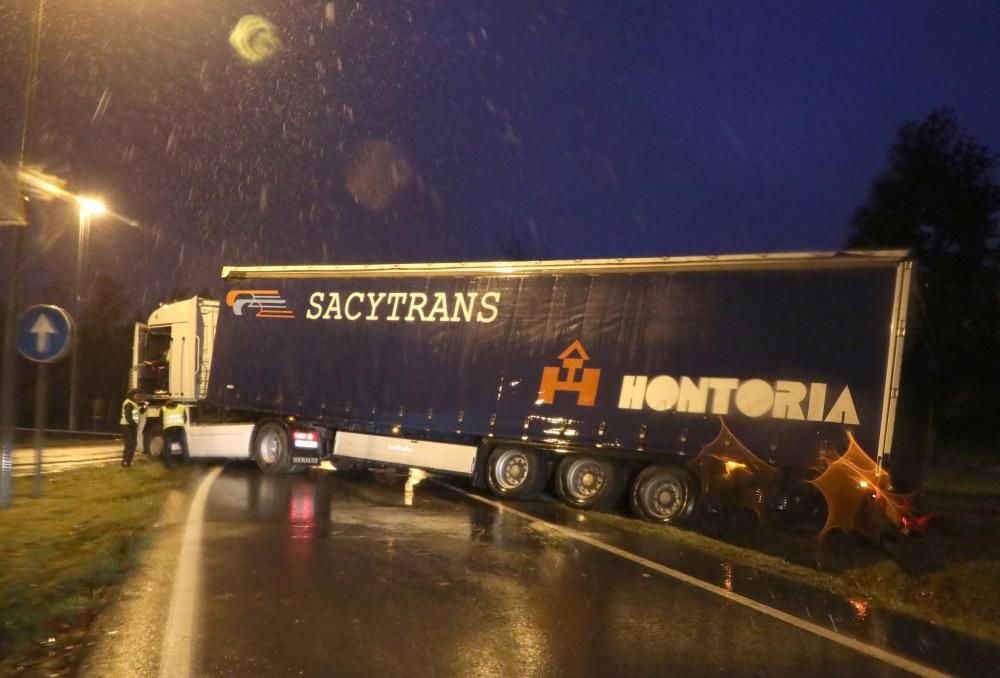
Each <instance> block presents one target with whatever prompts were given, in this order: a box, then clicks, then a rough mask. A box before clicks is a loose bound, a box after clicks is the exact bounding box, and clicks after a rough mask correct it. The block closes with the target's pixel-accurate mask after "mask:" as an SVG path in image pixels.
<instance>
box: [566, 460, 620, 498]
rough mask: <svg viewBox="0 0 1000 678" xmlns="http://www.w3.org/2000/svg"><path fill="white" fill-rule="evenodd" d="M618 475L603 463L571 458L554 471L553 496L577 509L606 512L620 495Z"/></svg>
mask: <svg viewBox="0 0 1000 678" xmlns="http://www.w3.org/2000/svg"><path fill="white" fill-rule="evenodd" d="M622 480H623V478H622V471H621V468H620V467H619V466H618V464H616V463H614V462H613V461H609V460H607V459H598V458H596V457H587V456H583V455H575V454H574V455H571V456H569V457H566V458H565V459H563V460H562V463H560V464H559V468H558V469H556V494H558V495H559V498H560V499H562V500H563V502H565V503H566V504H567V505H569V506H572V507H573V508H580V509H608V508H611V507H612V506H614V505H615V503H616V502H617V501H618V498H619V497H620V496H621V493H622Z"/></svg>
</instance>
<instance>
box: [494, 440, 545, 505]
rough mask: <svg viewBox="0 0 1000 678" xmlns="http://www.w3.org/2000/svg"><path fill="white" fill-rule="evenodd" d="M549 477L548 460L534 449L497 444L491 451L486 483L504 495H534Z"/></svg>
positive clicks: (517, 496) (531, 496)
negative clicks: (499, 445) (498, 445)
mask: <svg viewBox="0 0 1000 678" xmlns="http://www.w3.org/2000/svg"><path fill="white" fill-rule="evenodd" d="M548 479H549V464H548V461H547V460H546V459H545V458H544V457H543V456H542V455H541V454H539V453H538V452H536V451H535V450H530V449H527V448H524V447H498V448H496V449H495V450H493V452H491V453H490V458H489V460H488V462H487V468H486V484H487V485H488V486H489V488H490V491H491V492H492V493H493V494H494V495H496V496H497V497H500V498H501V499H535V498H536V497H538V495H539V494H541V492H542V488H544V487H545V483H546V482H548Z"/></svg>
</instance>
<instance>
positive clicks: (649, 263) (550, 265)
mask: <svg viewBox="0 0 1000 678" xmlns="http://www.w3.org/2000/svg"><path fill="white" fill-rule="evenodd" d="M910 256H911V255H910V252H909V251H908V250H904V249H894V250H837V251H826V252H775V253H765V254H725V255H709V256H686V257H643V258H624V257H623V258H615V259H558V260H551V261H476V262H446V263H414V264H319V265H306V264H296V265H290V266H224V267H223V268H222V277H223V279H244V278H327V277H340V276H344V277H348V276H361V277H379V276H401V275H403V276H405V275H419V276H433V275H455V274H464V275H519V274H527V273H632V272H636V273H637V272H644V271H659V270H664V271H666V270H672V269H711V268H780V267H792V266H796V265H800V264H803V263H807V262H808V263H812V264H817V263H819V264H823V265H828V266H831V267H840V266H845V267H850V266H864V265H866V264H868V265H870V264H872V263H881V264H895V263H898V262H900V261H904V260H906V259H909V258H910Z"/></svg>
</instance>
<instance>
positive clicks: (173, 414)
mask: <svg viewBox="0 0 1000 678" xmlns="http://www.w3.org/2000/svg"><path fill="white" fill-rule="evenodd" d="M160 416H161V417H162V418H163V463H164V465H166V466H170V465H171V464H172V463H173V461H174V459H173V449H172V448H173V446H174V443H177V444H178V445H180V448H181V455H182V456H181V459H182V460H183V461H187V460H188V443H187V431H186V430H185V426H187V423H188V414H187V408H186V407H184V405H181V404H180V403H178V402H177V401H175V400H168V401H167V403H166V404H165V405H164V406H163V410H162V411H161V412H160Z"/></svg>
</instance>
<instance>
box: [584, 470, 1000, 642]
mask: <svg viewBox="0 0 1000 678" xmlns="http://www.w3.org/2000/svg"><path fill="white" fill-rule="evenodd" d="M922 505H923V508H924V510H925V511H928V512H931V513H934V514H935V515H936V520H935V522H934V523H933V524H932V526H931V528H930V530H929V532H928V534H926V535H923V536H920V537H914V538H910V539H907V540H905V541H903V542H901V543H897V544H893V545H891V546H890V547H887V548H879V547H876V546H874V545H872V544H869V543H867V542H864V541H861V540H856V539H844V540H838V541H837V542H836V543H834V544H831V543H830V542H826V543H824V542H821V541H820V540H819V539H818V538H815V537H805V536H801V535H795V534H788V533H784V532H780V531H778V530H763V529H762V530H757V531H754V532H750V533H747V534H743V535H740V536H738V537H731V538H729V539H728V540H726V541H720V540H718V539H713V538H710V537H707V536H704V535H702V534H699V533H698V532H696V531H692V530H681V529H676V528H664V527H662V526H659V525H650V524H647V523H639V522H637V521H634V520H630V519H627V518H622V517H619V516H614V515H610V514H596V513H595V514H592V515H593V516H594V518H596V519H598V520H601V521H604V522H610V523H613V524H615V525H616V526H618V527H620V528H621V529H623V530H627V531H632V532H636V531H639V532H642V533H643V534H648V535H651V536H658V538H661V539H666V540H670V541H672V542H674V543H678V544H683V545H685V546H687V547H690V548H694V549H697V550H699V551H702V552H704V553H706V554H713V555H715V556H717V557H718V556H721V557H723V558H727V559H731V560H733V561H734V562H740V563H742V564H744V565H749V566H751V567H756V568H759V569H762V570H767V571H770V572H775V573H778V574H781V575H783V576H785V577H787V578H789V579H791V580H793V581H799V582H802V583H807V584H810V585H812V586H816V587H818V588H822V589H826V590H829V591H832V592H834V593H838V594H840V595H843V596H845V597H849V598H863V599H867V600H869V601H871V602H872V603H873V604H875V605H876V606H877V607H881V608H883V609H888V610H892V611H895V612H901V613H903V614H907V615H910V616H912V617H916V618H918V619H923V620H926V621H930V622H933V623H935V624H939V625H944V626H948V627H950V628H953V629H955V630H957V631H960V632H962V633H966V634H969V635H972V636H975V637H977V638H981V639H984V640H988V641H991V642H994V643H1000V586H997V582H1000V474H998V473H991V472H987V471H983V470H932V471H931V472H930V474H929V476H928V478H927V480H926V482H925V485H924V490H923V495H922Z"/></svg>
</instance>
